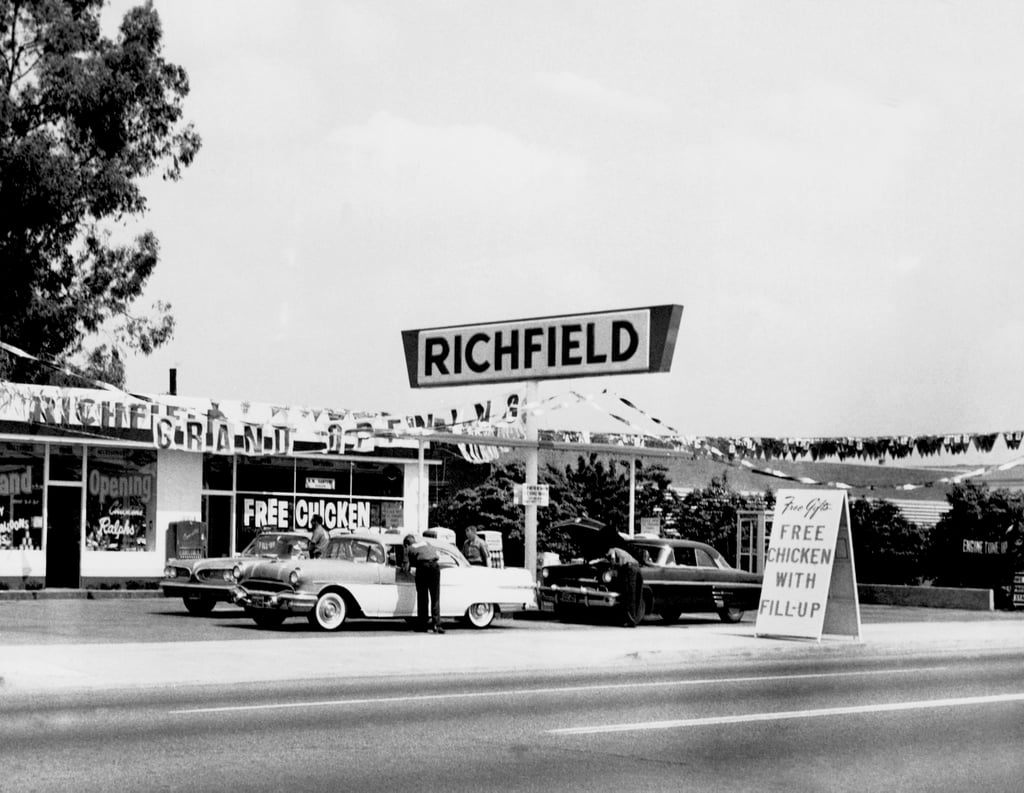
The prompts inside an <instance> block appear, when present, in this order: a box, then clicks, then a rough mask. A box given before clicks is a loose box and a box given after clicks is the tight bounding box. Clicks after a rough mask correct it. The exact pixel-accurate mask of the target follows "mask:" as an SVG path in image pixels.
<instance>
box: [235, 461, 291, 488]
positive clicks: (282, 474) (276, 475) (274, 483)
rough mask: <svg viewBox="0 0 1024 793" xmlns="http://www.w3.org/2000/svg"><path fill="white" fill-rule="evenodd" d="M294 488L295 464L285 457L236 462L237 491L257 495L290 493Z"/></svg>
mask: <svg viewBox="0 0 1024 793" xmlns="http://www.w3.org/2000/svg"><path fill="white" fill-rule="evenodd" d="M294 488H295V463H294V461H292V460H289V459H288V458H287V457H268V458H265V459H264V458H261V457H257V458H252V457H245V458H239V460H238V489H239V490H248V491H250V492H257V493H291V492H293V491H294Z"/></svg>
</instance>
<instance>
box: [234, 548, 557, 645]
mask: <svg viewBox="0 0 1024 793" xmlns="http://www.w3.org/2000/svg"><path fill="white" fill-rule="evenodd" d="M426 541H427V542H429V543H430V544H431V545H432V546H434V547H435V548H437V550H438V552H439V554H440V556H441V562H440V564H441V616H442V618H445V617H447V618H460V619H464V620H465V621H466V622H467V623H468V624H469V625H471V626H472V627H474V628H486V627H487V626H489V625H490V624H491V623H492V622H493V621H494V618H495V617H496V616H497V615H498V614H499V613H511V612H516V611H528V610H534V609H536V608H537V595H536V587H535V585H534V581H533V576H531V575H530V573H529V571H527V570H524V569H521V568H491V567H478V566H472V565H470V564H469V562H467V561H466V558H465V557H464V556H463V555H462V554H461V553H460V552H459V550H458V549H457V548H456V547H455V546H453V545H450V544H448V543H446V542H442V541H440V540H433V539H427V540H426ZM404 557H405V548H404V547H403V545H402V537H401V536H400V535H397V534H391V535H389V534H384V535H380V534H368V533H367V534H350V535H346V536H342V537H333V538H331V541H330V543H329V544H328V546H327V549H326V551H325V553H324V556H323V557H322V558H320V559H301V560H288V559H285V560H282V559H274V560H265V561H261V562H259V563H258V564H255V565H251V566H247V567H246V568H242V567H239V568H238V569H237V570H236V574H237V578H238V586H237V587H236V588H235V591H234V600H235V602H236V603H238V604H239V605H241V606H243V607H244V608H245V609H246V611H247V612H248V613H249V615H250V616H251V617H252V618H253V620H254V621H255V622H256V624H257V625H259V626H260V627H276V626H278V625H280V624H281V623H282V622H284V620H285V619H286V618H288V617H292V616H304V617H306V618H307V619H308V620H309V622H310V624H312V625H315V626H317V627H319V628H321V629H323V630H328V631H332V630H337V629H338V628H340V627H341V626H342V624H343V623H344V622H345V620H346V619H348V618H350V617H368V618H375V619H377V618H398V619H406V620H412V619H414V618H415V617H416V585H415V580H414V578H413V575H412V574H410V573H406V572H405V571H403V570H402V563H403V561H404Z"/></svg>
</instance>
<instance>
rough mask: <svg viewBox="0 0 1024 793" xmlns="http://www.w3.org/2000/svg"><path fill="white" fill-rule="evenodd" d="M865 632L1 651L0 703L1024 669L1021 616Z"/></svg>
mask: <svg viewBox="0 0 1024 793" xmlns="http://www.w3.org/2000/svg"><path fill="white" fill-rule="evenodd" d="M861 630H862V634H861V639H860V641H856V640H853V639H851V638H839V637H825V638H823V639H822V641H821V642H820V643H819V642H814V641H805V640H795V639H780V638H766V637H757V636H755V625H754V623H753V622H743V623H739V624H735V625H726V624H714V623H713V624H705V625H701V626H700V627H699V628H698V629H694V628H693V627H692V626H691V627H687V626H660V625H643V626H640V627H639V628H636V629H625V628H618V627H605V626H566V627H565V628H564V629H562V628H561V627H557V628H556V627H555V626H551V628H550V629H546V630H537V629H536V626H531V625H530V624H529V620H522V621H521V620H509V621H507V622H505V623H504V624H503V625H499V626H498V627H495V628H492V629H490V630H485V631H471V630H461V631H449V632H448V633H447V634H446V635H444V636H435V635H432V634H414V633H408V634H405V633H402V634H397V635H396V634H394V633H386V634H381V635H373V634H372V633H366V632H363V633H360V634H359V635H358V636H356V635H346V633H345V631H344V630H342V631H340V632H338V633H332V634H321V633H315V632H311V633H302V634H282V636H281V637H280V638H279V639H278V638H276V637H274V638H273V639H269V640H266V641H252V640H246V639H241V640H224V641H222V640H216V641H201V642H148V643H119V644H47V645H22V646H11V647H6V648H4V649H3V651H2V654H0V678H2V683H0V696H2V695H3V694H10V695H31V694H36V693H43V692H49V693H60V692H72V691H100V690H107V691H110V690H120V691H127V690H133V689H134V690H137V689H142V688H160V687H168V686H182V685H202V684H232V683H253V682H282V681H288V680H299V679H301V680H306V681H308V680H310V679H311V678H353V679H354V678H379V677H383V676H411V675H417V674H438V673H445V674H459V673H472V672H497V673H501V672H522V671H524V670H539V671H552V672H567V671H571V670H573V669H582V668H586V669H616V670H621V671H622V673H623V674H636V673H638V672H643V670H644V669H648V668H673V667H678V668H692V667H694V666H698V665H722V664H729V663H748V662H752V661H756V662H758V663H763V664H766V665H767V664H771V663H774V662H782V661H793V660H806V661H813V660H815V659H820V660H826V659H836V658H839V657H842V658H848V659H872V658H874V659H878V658H892V659H894V660H895V659H905V658H907V657H912V656H917V655H946V654H949V655H954V656H956V657H958V658H963V657H965V656H970V655H974V654H979V655H980V654H987V653H992V652H1014V653H1020V654H1021V656H1022V668H1024V619H1001V620H997V619H993V620H971V621H943V622H892V623H875V624H871V625H862V629H861ZM311 642H315V644H311ZM311 658H312V659H315V663H311Z"/></svg>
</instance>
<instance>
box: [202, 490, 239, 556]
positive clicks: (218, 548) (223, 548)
mask: <svg viewBox="0 0 1024 793" xmlns="http://www.w3.org/2000/svg"><path fill="white" fill-rule="evenodd" d="M203 523H205V524H206V529H207V535H206V536H207V537H208V538H209V543H210V544H209V546H208V548H207V555H208V556H230V555H231V523H232V521H231V496H203ZM242 550H243V549H242V548H237V549H236V550H235V553H236V554H237V553H240V552H241V551H242Z"/></svg>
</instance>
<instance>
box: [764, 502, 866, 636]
mask: <svg viewBox="0 0 1024 793" xmlns="http://www.w3.org/2000/svg"><path fill="white" fill-rule="evenodd" d="M754 632H755V635H757V636H790V637H797V638H806V639H815V640H818V641H820V640H821V637H822V634H828V635H831V636H849V637H852V638H854V639H860V602H859V600H858V598H857V573H856V568H855V567H854V562H853V542H852V538H851V530H850V506H849V501H848V499H847V494H846V491H845V490H826V489H818V490H779V491H778V492H777V493H776V496H775V511H774V514H773V520H772V531H771V538H770V540H769V542H768V549H767V551H766V552H765V568H764V581H763V584H762V587H761V601H760V604H759V605H758V609H757V624H756V626H755V628H754Z"/></svg>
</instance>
